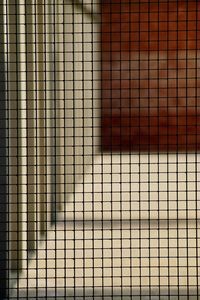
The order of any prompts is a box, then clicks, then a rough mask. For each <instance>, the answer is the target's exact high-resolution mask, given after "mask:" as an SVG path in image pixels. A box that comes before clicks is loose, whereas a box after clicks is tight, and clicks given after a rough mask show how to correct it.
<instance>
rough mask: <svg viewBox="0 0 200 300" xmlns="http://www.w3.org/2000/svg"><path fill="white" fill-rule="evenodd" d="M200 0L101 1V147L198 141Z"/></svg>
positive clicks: (190, 146) (159, 147)
mask: <svg viewBox="0 0 200 300" xmlns="http://www.w3.org/2000/svg"><path fill="white" fill-rule="evenodd" d="M199 2H200V1H186V0H184V1H177V0H176V1H174V0H173V1H172V0H168V1H165V0H163V1H161V0H160V1H158V0H154V1H147V0H141V1H139V0H121V1H120V0H112V1H109V0H104V1H102V118H101V123H102V124H101V125H102V139H101V140H102V149H103V150H104V151H107V150H109V151H110V150H116V151H120V150H122V151H126V150H128V151H187V150H188V151H197V150H199V149H200V99H199V97H200V69H199V67H200V3H199Z"/></svg>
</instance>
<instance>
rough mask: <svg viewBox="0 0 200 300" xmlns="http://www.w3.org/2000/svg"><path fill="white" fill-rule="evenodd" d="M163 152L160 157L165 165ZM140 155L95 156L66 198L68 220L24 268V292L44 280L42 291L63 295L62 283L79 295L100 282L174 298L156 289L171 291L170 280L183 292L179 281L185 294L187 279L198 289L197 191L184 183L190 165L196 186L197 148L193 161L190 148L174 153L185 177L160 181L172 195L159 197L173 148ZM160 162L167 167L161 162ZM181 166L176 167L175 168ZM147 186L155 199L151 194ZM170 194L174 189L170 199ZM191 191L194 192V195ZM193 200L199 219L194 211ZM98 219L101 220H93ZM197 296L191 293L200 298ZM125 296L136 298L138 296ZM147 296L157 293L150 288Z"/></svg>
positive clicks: (117, 289)
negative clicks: (167, 152) (187, 151)
mask: <svg viewBox="0 0 200 300" xmlns="http://www.w3.org/2000/svg"><path fill="white" fill-rule="evenodd" d="M158 158H159V161H160V165H157V162H158V161H157V160H158ZM197 158H198V157H197ZM197 158H196V159H197ZM138 159H139V156H138V155H130V156H129V155H123V156H119V155H113V156H110V155H104V156H100V155H99V156H97V157H96V158H95V160H94V163H93V167H92V170H93V172H92V170H90V171H88V174H87V175H86V177H85V180H84V182H82V183H80V184H79V185H78V186H77V190H76V193H75V194H74V197H72V198H71V200H70V201H69V202H67V201H66V204H65V211H64V212H63V214H61V215H60V221H59V222H58V223H57V225H56V227H54V228H51V229H50V228H49V232H48V236H47V241H46V242H43V243H41V244H40V245H38V250H37V252H36V255H35V256H34V257H33V259H32V261H31V262H30V264H29V268H28V269H27V270H24V272H23V274H22V278H21V280H20V281H19V283H18V287H17V288H18V289H19V291H18V292H19V293H22V294H21V297H22V296H23V295H24V293H26V292H27V290H29V293H30V295H31V293H32V292H33V293H36V287H37V289H39V291H40V293H41V297H42V293H43V295H44V293H45V292H46V290H45V289H47V290H48V293H49V297H50V295H54V297H55V293H56V292H55V290H56V291H57V295H60V298H57V299H64V298H65V297H64V296H65V295H66V294H68V296H70V295H73V293H74V289H75V290H76V292H77V295H78V294H79V293H80V294H81V293H82V294H83V292H84V289H85V292H86V294H87V293H93V291H92V289H93V288H94V289H95V294H96V295H98V294H99V293H100V295H102V291H103V292H105V294H106V293H111V292H112V287H113V290H114V293H119V294H120V295H121V293H122V291H123V293H124V295H125V294H126V293H129V294H130V293H131V294H134V293H135V296H134V297H136V295H137V294H138V293H139V295H140V292H141V291H140V288H141V290H142V293H144V295H145V293H146V294H147V295H148V293H150V292H152V295H154V296H153V299H169V298H165V297H164V296H163V297H162V298H159V297H156V295H158V294H159V293H161V294H163V293H164V294H166V293H167V294H168V293H169V290H168V288H170V291H171V292H173V291H174V293H176V292H177V286H178V285H179V289H180V291H181V292H180V293H182V295H184V294H185V293H186V292H187V287H188V291H189V292H191V293H194V294H195V295H196V293H197V291H196V286H197V284H198V282H199V280H200V278H199V272H200V270H199V263H200V259H199V235H200V231H199V229H200V224H199V222H197V220H196V219H195V218H194V216H195V206H196V205H197V201H196V200H195V199H196V198H192V195H193V193H192V192H191V195H190V191H189V190H188V191H187V189H185V190H184V188H183V186H182V185H181V184H184V182H182V175H181V174H182V172H184V170H185V168H187V169H188V170H190V172H189V173H188V179H187V180H188V181H187V186H188V187H189V186H190V181H192V176H191V177H190V176H189V175H190V173H191V174H193V169H192V168H193V167H195V165H194V164H195V157H192V156H191V155H190V156H189V157H188V163H186V157H185V156H184V155H182V156H181V155H180V156H178V157H177V156H172V155H171V156H170V157H169V158H168V159H169V160H170V162H171V163H172V161H173V163H174V164H175V166H176V169H177V168H178V170H179V173H178V174H179V175H180V177H179V180H177V177H175V178H174V181H172V180H171V182H170V184H171V185H170V186H168V190H166V189H164V185H163V187H162V188H161V187H160V190H159V193H164V194H163V195H165V197H164V196H163V199H162V198H160V197H159V198H156V195H157V194H156V193H155V194H154V192H153V190H155V189H158V187H159V186H158V184H160V183H159V182H158V181H157V180H155V179H156V178H157V177H155V176H164V174H165V175H166V177H163V180H162V181H163V184H164V183H166V184H167V170H166V169H165V168H166V167H167V165H166V164H167V160H166V159H167V156H165V155H164V154H163V155H160V156H156V155H151V156H149V157H147V156H146V155H141V156H140V164H138ZM177 159H178V161H179V164H178V163H177ZM147 160H148V161H147ZM111 162H112V163H111ZM130 162H131V163H130ZM147 162H149V168H150V169H149V170H151V172H150V173H148V176H150V177H149V178H152V179H151V182H150V185H147V186H146V185H145V177H144V176H145V175H146V171H147V170H146V166H147ZM173 163H172V164H171V165H170V167H171V168H172V167H173ZM180 163H181V164H180ZM158 167H159V168H160V169H159V170H158V169H154V168H158ZM168 167H169V166H168ZM153 170H154V171H155V174H154V173H153ZM111 171H112V175H110V174H111ZM138 174H139V177H138ZM152 174H154V175H152ZM173 174H174V173H173V172H172V170H171V173H169V175H168V176H172V175H173ZM132 175H133V176H132ZM124 176H129V177H128V178H126V177H124ZM152 176H153V177H152ZM139 178H140V180H141V182H142V183H143V182H144V186H140V189H141V192H140V199H138V198H137V195H138V191H139V187H138V189H137V188H136V186H137V185H135V184H136V183H135V182H137V184H141V182H140V183H139ZM93 180H94V181H93ZM111 180H112V181H111ZM123 182H124V183H123ZM172 183H174V185H173V184H172ZM179 185H181V191H180V192H179V190H177V191H176V193H173V192H172V191H171V190H172V189H173V187H174V186H179ZM145 186H146V187H145ZM166 187H167V186H166ZM83 191H84V194H83ZM165 193H166V194H165ZM170 193H172V194H170ZM179 193H180V195H179ZM147 194H148V195H150V196H149V199H146V198H145V195H147ZM167 195H171V196H170V197H171V198H168V200H167ZM172 195H174V198H172ZM181 195H182V196H181ZM186 195H189V196H190V197H188V200H187V203H186V199H187V197H186ZM180 196H181V197H180ZM184 199H185V200H184ZM189 199H191V200H189ZM192 205H193V207H194V210H192ZM170 207H171V208H170ZM178 207H180V208H182V210H181V209H180V211H179V210H178V216H179V219H178V218H177V211H173V209H174V208H176V209H177V208H178ZM186 207H187V208H188V210H189V212H190V213H191V216H192V217H193V220H188V219H187V218H186V216H187V214H188V213H187V210H186ZM148 209H149V210H148ZM149 216H150V219H149ZM139 217H140V220H138V219H139ZM130 218H131V221H130ZM159 218H160V219H161V218H162V219H163V220H159ZM170 218H171V220H170ZM92 219H94V220H95V221H94V222H93V221H89V220H92ZM122 219H123V220H122ZM111 220H112V222H111ZM64 221H65V223H64ZM121 287H123V288H122V289H121ZM130 287H132V290H131V288H130ZM83 288H84V289H83ZM159 288H160V291H159ZM31 289H33V290H32V291H31ZM15 292H17V289H16V290H15ZM62 297H63V298H62ZM73 297H74V296H72V298H71V299H74V298H73ZM99 297H100V298H99V299H101V297H102V296H99ZM116 297H117V296H116ZM127 297H128V296H127ZM195 297H196V296H194V297H193V298H189V299H198V298H195ZM32 299H34V298H32ZM75 299H76V298H75ZM104 299H111V298H109V296H108V297H107V298H105V297H104ZM119 299H120V298H119ZM124 299H130V296H129V298H124ZM134 299H135V298H134ZM136 299H137V297H136ZM138 299H141V298H139V297H138ZM143 299H149V298H148V296H146V298H145V296H144V298H143ZM171 299H176V298H171ZM179 299H188V298H185V297H184V296H183V297H182V298H179Z"/></svg>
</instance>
